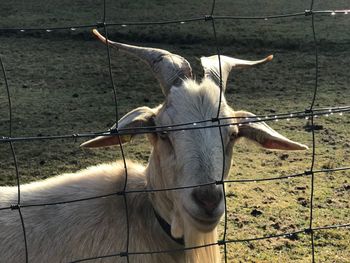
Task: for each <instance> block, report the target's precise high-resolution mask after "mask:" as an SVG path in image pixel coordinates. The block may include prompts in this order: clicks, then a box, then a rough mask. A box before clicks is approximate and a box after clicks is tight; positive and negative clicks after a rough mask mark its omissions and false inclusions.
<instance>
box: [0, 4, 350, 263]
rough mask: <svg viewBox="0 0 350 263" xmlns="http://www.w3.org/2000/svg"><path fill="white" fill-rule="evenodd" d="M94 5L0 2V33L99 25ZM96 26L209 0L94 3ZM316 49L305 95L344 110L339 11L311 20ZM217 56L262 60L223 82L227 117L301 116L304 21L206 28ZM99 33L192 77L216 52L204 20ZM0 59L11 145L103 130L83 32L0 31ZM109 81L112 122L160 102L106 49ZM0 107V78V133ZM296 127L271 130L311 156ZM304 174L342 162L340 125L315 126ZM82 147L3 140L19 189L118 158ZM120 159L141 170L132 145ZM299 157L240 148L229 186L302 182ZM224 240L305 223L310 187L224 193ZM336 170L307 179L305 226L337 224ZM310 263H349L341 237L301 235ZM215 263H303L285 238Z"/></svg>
mask: <svg viewBox="0 0 350 263" xmlns="http://www.w3.org/2000/svg"><path fill="white" fill-rule="evenodd" d="M102 3H103V1H90V0H88V1H81V0H76V1H74V2H72V1H67V0H62V1H52V0H50V1H46V2H43V1H38V0H28V1H19V0H13V1H6V2H4V1H3V2H2V3H0V28H13V27H43V26H70V25H81V24H94V23H96V21H101V19H102V16H103V12H102V10H103V9H102ZM107 5H108V8H107V21H108V22H122V21H155V20H171V19H180V18H181V19H182V18H189V17H199V16H203V15H205V14H208V13H210V10H211V1H199V0H196V1H184V0H178V1H173V0H172V1H161V0H152V1H142V0H133V1H127V0H124V1H111V0H109V1H107ZM309 8H310V3H309V2H308V1H301V0H297V1H286V0H285V1H277V0H273V1H271V0H269V1H266V0H265V1H253V0H245V1H242V0H239V1H229V0H221V1H217V3H216V8H215V14H217V15H252V16H254V15H269V14H279V13H293V12H302V11H304V10H305V9H309ZM314 8H315V9H343V8H347V9H349V8H350V6H349V2H348V1H346V0H343V1H342V0H335V1H322V2H321V1H315V6H314ZM315 24H316V34H317V40H318V45H319V88H318V95H317V97H316V103H315V107H328V106H344V105H349V101H350V88H349V83H350V74H349V65H350V31H349V25H350V15H336V16H330V15H322V16H317V17H316V18H315ZM216 28H217V32H218V42H219V45H220V49H221V52H222V54H226V55H230V56H234V57H237V58H243V59H256V58H261V57H263V56H266V55H268V54H274V56H275V57H274V60H273V61H272V62H271V63H269V64H267V65H264V66H263V67H259V68H255V69H250V70H239V71H236V72H233V73H232V74H231V77H230V80H229V85H228V89H227V94H226V98H227V100H228V101H229V102H230V104H231V105H232V106H233V108H234V109H245V110H249V111H251V112H255V113H259V114H274V113H281V112H290V111H298V110H304V109H306V108H308V107H309V106H310V103H311V99H312V96H313V89H314V82H315V63H314V62H315V55H314V46H313V38H312V28H311V17H294V18H287V19H276V20H267V21H265V20H254V21H244V20H239V21H236V20H233V21H230V20H225V21H218V22H217V23H216ZM109 32H110V37H111V38H112V39H114V40H119V41H125V42H129V43H135V44H140V45H145V46H152V47H160V48H164V49H167V50H169V51H171V52H174V53H177V54H180V55H182V56H184V57H186V58H187V59H188V60H189V61H190V63H191V64H192V67H193V69H194V72H195V74H196V77H197V79H200V78H201V77H202V71H201V68H200V64H199V57H200V56H203V55H211V54H214V53H215V52H216V47H215V45H214V41H213V33H212V27H211V23H210V22H204V21H203V22H195V23H186V24H176V25H167V26H162V27H161V26H127V27H120V26H119V27H111V28H110V29H109ZM0 56H1V57H2V59H3V62H4V64H5V67H6V73H7V76H8V81H9V87H10V93H11V99H12V104H13V105H12V106H13V131H12V135H13V136H45V135H59V134H74V133H85V132H93V131H101V130H105V129H107V128H109V127H110V126H111V125H112V124H113V123H114V121H115V118H116V117H115V104H114V98H113V91H112V89H111V85H110V79H109V74H108V67H107V66H108V63H107V57H106V49H105V48H104V47H103V46H102V45H101V44H100V43H98V42H97V41H96V40H95V39H94V38H93V37H92V36H91V34H90V32H89V30H88V29H77V30H75V31H72V30H62V31H53V32H38V31H28V32H18V31H10V32H8V31H0ZM111 56H112V71H113V77H114V80H115V84H116V87H117V94H118V110H119V115H120V116H122V115H123V114H124V113H126V112H128V111H130V110H131V109H133V108H135V107H137V106H142V105H147V106H150V107H154V106H156V105H158V104H159V103H161V102H162V100H163V97H162V95H161V92H160V88H159V86H158V83H157V81H156V80H155V78H154V77H153V76H152V74H151V73H150V72H149V71H148V69H147V67H146V66H144V65H143V64H142V63H139V62H138V61H137V60H135V59H133V58H130V57H128V56H126V55H123V54H120V53H118V52H116V51H114V50H113V51H112V53H111ZM7 101H8V99H7V95H6V90H5V85H4V79H3V77H2V75H0V136H8V134H9V114H8V102H7ZM306 124H307V121H306V120H304V119H297V120H291V121H289V122H287V121H279V122H275V123H271V126H273V128H275V129H276V130H278V131H280V132H281V133H283V134H285V135H287V136H288V137H289V138H291V139H293V140H296V141H299V142H302V143H304V144H307V145H308V146H309V147H311V146H312V137H311V133H310V132H309V131H308V129H307V127H306ZM316 124H317V125H318V127H319V128H320V129H319V130H317V131H316V162H315V169H325V168H335V167H341V166H349V164H350V136H349V131H350V127H349V124H350V117H349V114H344V115H343V116H339V115H331V116H329V117H320V118H317V119H316ZM81 142H83V140H82V139H77V140H72V139H66V140H63V139H60V140H44V141H40V140H36V141H30V142H16V143H14V147H15V151H16V156H17V159H18V164H19V174H20V177H21V182H23V183H24V182H29V181H34V180H39V179H42V178H47V177H49V176H53V175H57V174H60V173H63V172H74V171H77V170H79V169H81V168H84V167H87V166H89V165H93V164H98V163H101V162H110V161H113V160H115V159H119V158H121V156H120V151H119V149H118V148H109V149H99V150H85V149H80V148H79V144H80V143H81ZM125 151H126V156H127V158H130V159H134V160H138V161H140V162H142V163H146V162H147V159H148V156H149V153H150V148H149V144H148V143H147V141H146V140H145V139H139V140H136V141H134V142H132V143H130V144H128V145H126V147H125ZM311 154H312V150H311V149H310V150H309V151H305V152H297V153H285V152H271V151H265V150H262V149H259V148H257V147H255V146H253V145H243V144H242V145H238V146H237V148H235V151H234V160H233V165H232V169H231V174H230V178H231V179H241V178H266V177H273V176H279V175H288V174H293V173H299V172H303V171H305V170H307V169H309V167H310V165H311ZM15 182H16V181H15V169H14V164H13V159H12V154H11V152H10V148H9V146H8V145H7V144H1V145H0V185H14V184H15ZM227 188H228V189H227V192H228V195H227V200H228V208H229V209H228V210H229V212H228V220H229V221H228V238H229V239H244V238H250V237H256V236H265V235H269V234H278V233H283V232H292V231H296V230H299V229H304V228H307V227H308V222H309V221H308V220H309V198H310V178H297V179H288V180H283V181H271V182H264V183H254V182H253V183H246V184H243V183H239V184H238V183H235V184H229V185H228V187H227ZM349 198H350V172H349V171H344V172H334V173H326V174H325V173H320V174H317V175H316V178H315V199H314V201H315V202H314V206H315V209H314V226H324V225H332V224H344V223H349V222H350V201H349ZM315 245H316V262H339V263H340V262H341V263H345V262H350V237H349V229H335V230H323V231H318V232H316V234H315ZM228 251H229V254H228V259H229V262H311V249H310V238H309V236H308V235H297V236H292V237H288V238H278V239H269V240H263V241H256V242H250V243H247V242H244V243H232V244H229V245H228Z"/></svg>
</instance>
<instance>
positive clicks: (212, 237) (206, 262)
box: [184, 223, 221, 263]
mask: <svg viewBox="0 0 350 263" xmlns="http://www.w3.org/2000/svg"><path fill="white" fill-rule="evenodd" d="M184 240H185V246H186V247H197V246H204V245H207V244H214V243H217V241H218V235H217V227H215V228H214V229H213V230H212V231H211V232H207V233H204V232H200V231H199V230H197V229H196V227H193V226H191V225H190V224H186V223H185V225H184ZM198 262H202V263H219V262H221V258H220V248H219V246H218V245H212V246H205V247H202V248H196V249H189V250H187V251H186V263H198Z"/></svg>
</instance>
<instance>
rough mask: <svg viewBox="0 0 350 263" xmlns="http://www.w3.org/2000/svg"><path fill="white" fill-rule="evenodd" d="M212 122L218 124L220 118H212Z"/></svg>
mask: <svg viewBox="0 0 350 263" xmlns="http://www.w3.org/2000/svg"><path fill="white" fill-rule="evenodd" d="M211 121H212V122H218V121H219V118H217V117H215V118H211Z"/></svg>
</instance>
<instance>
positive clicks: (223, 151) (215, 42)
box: [207, 0, 228, 263]
mask: <svg viewBox="0 0 350 263" xmlns="http://www.w3.org/2000/svg"><path fill="white" fill-rule="evenodd" d="M215 7H216V1H215V0H213V2H212V7H211V11H210V15H209V16H207V19H208V20H209V21H211V25H212V32H213V38H214V45H215V49H216V54H217V56H218V63H219V88H220V94H219V102H218V103H219V104H218V109H217V114H216V118H215V119H216V120H217V123H218V125H219V127H218V129H219V134H220V142H221V151H222V168H221V169H222V171H221V179H220V184H221V187H222V192H223V200H224V231H223V234H222V239H221V240H220V241H219V244H220V245H222V246H223V247H224V260H225V263H227V243H226V236H227V214H228V209H227V195H226V187H225V184H224V183H223V181H224V179H225V169H226V167H225V166H226V155H225V144H224V138H223V135H222V128H221V126H220V124H221V121H220V111H221V103H222V96H223V91H224V87H223V81H222V64H221V52H220V46H219V41H218V37H217V32H216V27H215V18H214V11H215Z"/></svg>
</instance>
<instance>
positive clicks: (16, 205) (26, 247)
mask: <svg viewBox="0 0 350 263" xmlns="http://www.w3.org/2000/svg"><path fill="white" fill-rule="evenodd" d="M0 64H1V70H2V73H3V76H4V82H5V88H6V93H7V99H8V106H9V107H8V109H9V137H12V123H13V119H12V101H11V94H10V88H9V84H8V81H7V76H6V70H5V66H4V63H3V62H2V58H1V56H0ZM9 145H10V149H11V154H12V158H13V164H14V167H15V174H16V182H17V204H15V205H12V206H11V209H12V210H18V215H19V217H20V220H21V227H22V231H23V239H24V251H25V262H26V263H28V261H29V258H28V243H27V234H26V228H25V225H24V219H23V215H22V211H21V181H20V176H19V169H18V162H17V157H16V152H15V147H14V145H13V142H11V141H10V142H9Z"/></svg>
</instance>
